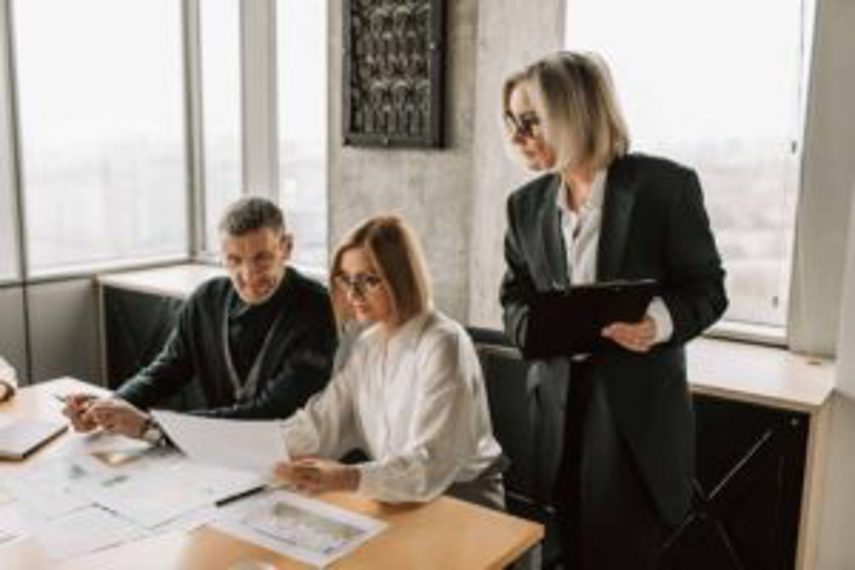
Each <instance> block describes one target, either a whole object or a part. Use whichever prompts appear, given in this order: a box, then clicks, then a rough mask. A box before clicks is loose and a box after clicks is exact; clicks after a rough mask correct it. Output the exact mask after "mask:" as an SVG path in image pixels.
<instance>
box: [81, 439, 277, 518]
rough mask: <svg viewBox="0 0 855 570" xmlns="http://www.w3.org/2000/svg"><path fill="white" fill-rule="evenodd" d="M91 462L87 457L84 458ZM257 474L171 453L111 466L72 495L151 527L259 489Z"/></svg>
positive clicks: (151, 454)
mask: <svg viewBox="0 0 855 570" xmlns="http://www.w3.org/2000/svg"><path fill="white" fill-rule="evenodd" d="M89 461H91V459H90V460H89ZM264 482H265V481H264V479H263V478H262V477H261V476H260V475H258V474H257V473H252V472H247V471H238V470H235V469H227V468H223V467H216V466H211V465H202V464H199V463H195V462H193V461H191V460H190V459H188V458H187V457H185V456H183V455H181V454H179V453H177V452H176V451H174V450H171V449H162V448H161V449H153V450H151V451H149V452H148V453H146V454H145V455H143V456H142V457H140V458H138V459H136V460H134V461H132V462H129V463H123V464H119V465H110V466H109V467H107V468H105V469H104V471H103V476H101V477H99V478H97V479H89V480H86V481H83V482H82V483H81V484H80V485H79V486H78V487H77V488H75V492H76V493H77V494H79V495H82V496H85V497H87V498H88V499H89V500H91V501H92V502H93V503H96V504H98V505H101V506H103V507H105V508H107V509H110V510H111V511H113V512H116V513H118V514H120V515H122V516H125V517H127V518H129V519H131V520H133V521H134V522H136V523H138V524H140V525H142V526H145V527H147V528H153V527H156V526H159V525H162V524H163V523H166V522H169V521H172V520H174V519H177V518H178V517H180V516H182V515H185V514H186V513H189V512H191V511H195V510H197V509H200V508H202V507H205V506H210V505H214V504H215V503H216V502H218V501H222V500H225V499H228V498H230V497H233V496H235V495H240V494H242V493H245V492H247V491H250V490H252V489H257V488H259V487H261V486H262V485H264Z"/></svg>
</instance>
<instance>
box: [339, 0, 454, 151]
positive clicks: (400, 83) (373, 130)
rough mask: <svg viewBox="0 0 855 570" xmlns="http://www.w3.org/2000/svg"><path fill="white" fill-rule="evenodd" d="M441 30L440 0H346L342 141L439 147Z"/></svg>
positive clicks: (441, 91) (440, 126) (441, 117)
mask: <svg viewBox="0 0 855 570" xmlns="http://www.w3.org/2000/svg"><path fill="white" fill-rule="evenodd" d="M443 30H444V6H443V0H345V6H344V66H343V71H344V78H343V80H344V81H343V83H344V143H345V144H350V145H359V146H411V147H439V146H442V124H443V77H442V76H443V73H442V70H443V59H444V38H443V34H444V32H443Z"/></svg>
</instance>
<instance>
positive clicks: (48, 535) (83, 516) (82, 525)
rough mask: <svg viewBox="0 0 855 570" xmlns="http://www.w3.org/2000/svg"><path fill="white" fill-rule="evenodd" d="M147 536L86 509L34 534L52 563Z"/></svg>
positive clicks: (124, 522) (106, 513)
mask: <svg viewBox="0 0 855 570" xmlns="http://www.w3.org/2000/svg"><path fill="white" fill-rule="evenodd" d="M148 535H149V533H148V532H147V531H146V530H145V529H142V528H140V527H138V526H137V525H135V524H133V523H131V522H130V521H128V520H125V519H123V518H122V517H119V516H116V515H115V514H113V513H111V512H109V511H107V510H104V509H101V508H99V507H87V508H85V509H80V510H78V511H75V512H73V513H71V514H68V515H66V516H63V517H60V518H58V519H54V520H50V521H45V522H43V523H42V524H39V525H37V526H36V527H35V529H34V532H33V536H34V537H35V539H36V540H37V541H38V542H40V543H41V544H42V547H43V548H44V551H45V552H46V553H47V555H48V557H49V558H51V559H53V560H67V559H69V558H72V557H74V556H81V555H83V554H89V553H90V552H96V551H98V550H103V549H104V548H109V547H111V546H116V545H119V544H122V543H125V542H130V541H132V540H138V539H140V538H144V537H146V536H148Z"/></svg>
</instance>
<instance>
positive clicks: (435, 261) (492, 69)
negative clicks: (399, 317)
mask: <svg viewBox="0 0 855 570" xmlns="http://www.w3.org/2000/svg"><path fill="white" fill-rule="evenodd" d="M329 6H330V26H331V34H330V54H333V55H332V57H331V61H330V92H331V93H333V94H338V93H341V91H342V89H341V87H342V83H341V58H340V57H339V56H337V54H341V53H342V34H341V26H342V20H341V19H342V3H341V2H337V1H332V2H330V4H329ZM446 6H447V9H448V14H447V26H446V31H447V34H448V44H447V51H446V54H447V60H446V124H445V126H446V142H447V148H444V149H441V150H396V149H391V150H386V149H379V150H378V149H369V148H359V147H343V146H342V145H341V139H342V133H341V121H342V102H341V99H340V98H338V96H333V98H332V101H331V109H330V203H329V205H330V238H331V239H330V242H331V244H332V246H333V247H334V245H335V244H336V243H337V242H338V241H339V240H340V239H341V238H342V236H343V235H344V234H345V233H346V232H347V230H348V229H350V228H351V227H352V226H353V225H355V224H356V223H358V222H359V221H361V220H362V219H364V218H365V217H367V216H369V215H371V214H375V213H378V212H395V213H398V214H401V215H403V216H405V217H406V218H407V219H408V220H409V221H410V222H411V223H412V224H413V226H414V227H415V229H416V231H418V233H419V234H420V236H421V238H422V241H423V242H424V246H425V250H426V252H427V256H428V262H429V264H430V267H431V270H432V274H433V278H434V288H435V293H436V301H437V305H438V306H439V308H440V309H442V310H444V311H446V312H447V313H449V314H450V315H451V316H453V317H455V318H457V319H459V320H461V321H464V322H469V323H478V324H489V325H494V326H495V325H498V323H499V316H500V311H499V305H498V301H497V293H498V286H499V280H500V278H501V273H502V270H503V269H502V264H503V260H502V255H501V248H502V238H503V235H504V224H505V220H504V200H505V197H506V196H507V194H508V193H509V192H510V191H511V190H512V189H513V188H514V187H516V186H517V185H518V184H520V183H521V182H522V181H524V180H525V179H526V178H527V177H528V175H527V174H526V173H525V172H524V171H523V170H522V169H521V167H519V166H518V165H516V164H513V163H512V162H511V161H510V160H509V159H508V158H507V156H506V154H505V151H504V137H503V134H502V132H501V128H500V127H501V123H500V121H499V107H498V100H499V88H500V86H501V84H502V81H503V80H504V77H505V76H506V75H507V74H508V73H509V72H510V71H513V70H515V69H516V68H518V67H520V66H521V65H523V64H524V63H527V62H529V61H532V60H533V59H535V58H537V57H539V56H541V55H543V54H544V53H547V52H550V51H554V50H556V49H559V48H560V47H561V43H562V33H563V2H562V1H561V0H540V1H539V2H538V3H536V4H532V3H529V2H520V1H519V0H489V1H486V0H485V1H480V2H479V1H477V0H454V1H448V2H446Z"/></svg>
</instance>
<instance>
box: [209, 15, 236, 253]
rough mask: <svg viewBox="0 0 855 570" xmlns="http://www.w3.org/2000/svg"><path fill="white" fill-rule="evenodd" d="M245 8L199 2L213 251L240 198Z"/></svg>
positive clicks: (211, 247)
mask: <svg viewBox="0 0 855 570" xmlns="http://www.w3.org/2000/svg"><path fill="white" fill-rule="evenodd" d="M240 6H241V3H240V2H237V1H236V0H203V1H202V2H200V3H199V11H200V13H199V16H200V17H199V25H200V35H201V40H200V41H201V53H202V55H201V58H202V109H203V111H202V117H203V123H202V124H203V127H202V128H203V138H204V141H205V144H204V149H205V150H204V153H205V154H204V163H205V226H206V236H207V243H206V244H205V249H206V250H208V251H218V249H219V239H218V237H217V222H218V221H219V219H220V216H221V215H222V213H223V211H224V210H225V208H226V206H227V205H228V204H229V203H231V202H232V201H234V200H235V199H236V198H237V197H238V196H240V194H241V184H242V180H241V178H242V166H241V165H242V162H241V160H242V159H241V140H242V139H241V67H240V53H241V48H240V21H241V19H240Z"/></svg>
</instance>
